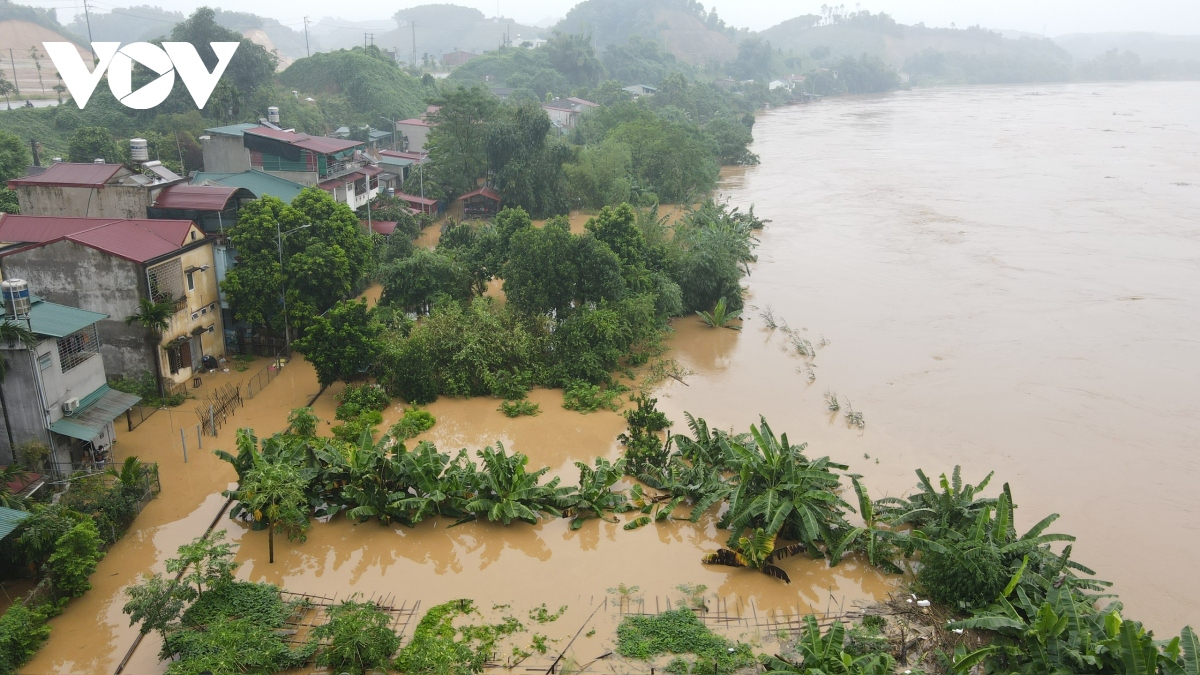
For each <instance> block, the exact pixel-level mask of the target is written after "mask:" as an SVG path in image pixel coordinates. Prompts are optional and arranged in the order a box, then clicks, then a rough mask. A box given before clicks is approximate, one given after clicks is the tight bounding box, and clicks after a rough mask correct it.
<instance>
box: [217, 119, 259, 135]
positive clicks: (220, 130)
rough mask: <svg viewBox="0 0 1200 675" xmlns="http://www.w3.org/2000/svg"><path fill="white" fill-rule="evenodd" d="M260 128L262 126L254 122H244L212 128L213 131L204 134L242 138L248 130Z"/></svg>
mask: <svg viewBox="0 0 1200 675" xmlns="http://www.w3.org/2000/svg"><path fill="white" fill-rule="evenodd" d="M260 126H262V125H261V124H257V123H254V122H242V123H240V124H230V125H228V126H224V127H212V128H211V129H205V130H204V133H206V134H220V135H222V136H237V137H239V138H241V136H242V134H243V133H245V131H246V130H247V129H253V128H255V127H260Z"/></svg>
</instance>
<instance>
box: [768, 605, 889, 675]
mask: <svg viewBox="0 0 1200 675" xmlns="http://www.w3.org/2000/svg"><path fill="white" fill-rule="evenodd" d="M845 641H846V625H845V624H843V623H842V622H841V621H837V622H834V624H833V625H832V626H830V628H829V630H828V631H827V632H826V634H825V635H824V636H822V635H821V627H820V625H819V624H818V623H817V618H816V617H815V616H813V615H811V614H809V615H808V616H806V617H804V628H803V629H802V633H801V636H800V640H799V641H798V642H797V643H796V645H795V647H796V651H797V652H798V655H799V657H800V662H799V663H794V662H792V661H788V660H786V659H784V658H782V657H780V656H767V657H764V658H763V667H764V668H765V670H766V672H767V674H768V675H771V674H776V675H817V674H820V675H825V674H829V675H834V674H835V673H836V674H838V675H891V673H892V672H893V671H894V670H895V667H896V661H895V659H893V658H892V657H891V655H889V654H886V653H882V652H876V653H871V654H864V655H862V656H858V657H855V656H853V655H851V654H847V653H846V652H845V650H844V645H845Z"/></svg>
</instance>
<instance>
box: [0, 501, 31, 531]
mask: <svg viewBox="0 0 1200 675" xmlns="http://www.w3.org/2000/svg"><path fill="white" fill-rule="evenodd" d="M30 515H32V514H30V513H29V512H28V511H17V510H16V509H9V508H5V507H3V506H0V539H3V538H5V537H7V536H8V535H10V534H12V531H13V530H15V529H17V526H18V525H20V524H21V523H22V522H24V521H25V519H26V518H28V517H29V516H30Z"/></svg>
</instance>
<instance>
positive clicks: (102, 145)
mask: <svg viewBox="0 0 1200 675" xmlns="http://www.w3.org/2000/svg"><path fill="white" fill-rule="evenodd" d="M124 156H125V153H124V152H122V151H121V146H120V145H118V144H117V141H116V139H114V138H113V135H112V132H111V131H109V130H108V129H106V128H104V127H79V128H78V129H76V130H75V133H74V134H73V135H72V136H71V145H70V149H69V150H68V151H67V159H68V160H69V161H72V162H84V163H88V164H90V163H92V162H93V161H95V160H97V159H103V160H104V161H105V162H107V163H108V164H119V163H120V162H121V161H122V160H123V159H124Z"/></svg>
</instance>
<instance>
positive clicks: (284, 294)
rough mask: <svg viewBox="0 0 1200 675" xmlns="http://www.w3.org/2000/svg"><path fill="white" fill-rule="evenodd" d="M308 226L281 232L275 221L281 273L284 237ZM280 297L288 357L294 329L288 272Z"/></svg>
mask: <svg viewBox="0 0 1200 675" xmlns="http://www.w3.org/2000/svg"><path fill="white" fill-rule="evenodd" d="M306 227H312V223H309V224H308V225H301V226H300V227H294V228H292V229H290V230H288V231H287V232H280V231H279V221H275V239H276V241H277V243H278V244H279V273H280V274H283V238H284V237H285V236H286V235H289V234H291V233H293V232H297V231H299V230H303V229H304V228H306ZM279 297H280V299H281V300H283V343H284V346H286V347H287V353H288V358H291V356H292V331H291V329H290V328H289V327H288V313H287V275H286V274H284V276H283V284H282V286H280V289H279Z"/></svg>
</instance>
